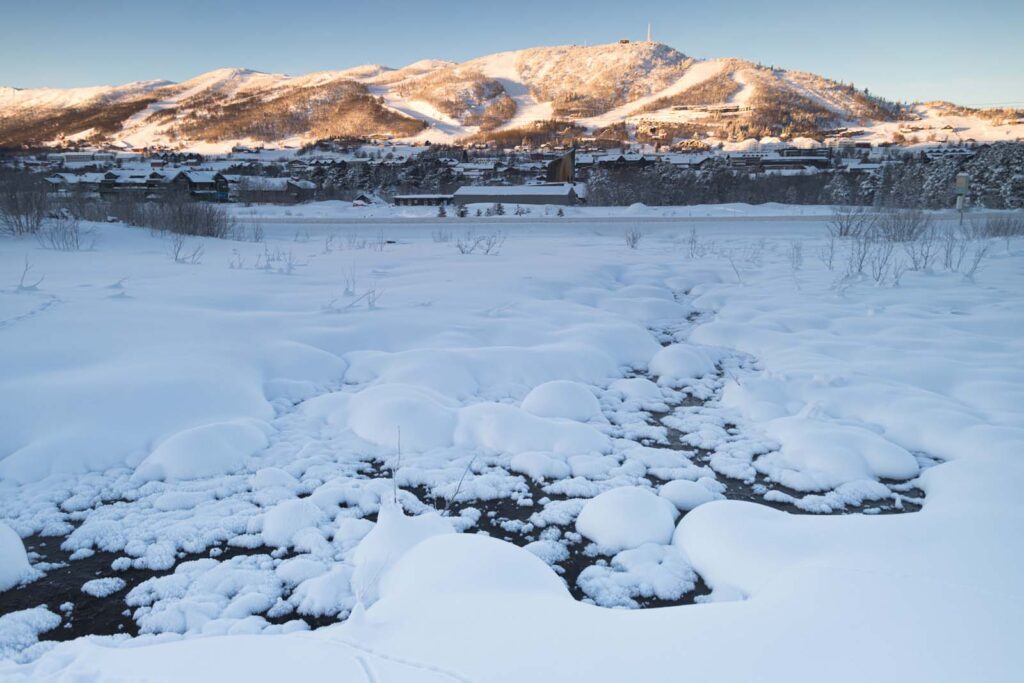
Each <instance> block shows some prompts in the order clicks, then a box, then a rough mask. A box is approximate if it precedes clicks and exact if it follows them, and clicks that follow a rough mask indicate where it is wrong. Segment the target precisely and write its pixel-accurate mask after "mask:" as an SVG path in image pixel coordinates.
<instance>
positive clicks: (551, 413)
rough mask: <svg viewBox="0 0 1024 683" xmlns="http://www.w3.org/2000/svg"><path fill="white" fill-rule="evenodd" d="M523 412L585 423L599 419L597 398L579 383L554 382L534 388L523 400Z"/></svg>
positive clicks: (599, 411) (599, 409)
mask: <svg viewBox="0 0 1024 683" xmlns="http://www.w3.org/2000/svg"><path fill="white" fill-rule="evenodd" d="M522 408H523V410H525V411H526V412H528V413H532V414H533V415H537V416H539V417H561V418H565V419H567V420H576V421H578V422H587V421H589V420H595V419H601V418H602V414H601V404H600V403H598V401H597V397H595V396H594V394H593V393H592V392H591V391H590V389H588V388H587V387H585V386H584V385H582V384H580V383H579V382H571V381H569V380H555V381H553V382H545V383H544V384H541V385H539V386H536V387H534V388H533V389H532V390H531V391H530V393H528V394H527V395H526V398H524V399H523V404H522Z"/></svg>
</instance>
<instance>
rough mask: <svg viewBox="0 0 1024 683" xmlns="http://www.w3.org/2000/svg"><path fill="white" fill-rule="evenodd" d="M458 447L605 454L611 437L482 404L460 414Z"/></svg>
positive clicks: (586, 427) (509, 408)
mask: <svg viewBox="0 0 1024 683" xmlns="http://www.w3.org/2000/svg"><path fill="white" fill-rule="evenodd" d="M455 445H457V446H461V447H464V448H483V449H487V450H491V451H498V452H504V453H521V452H523V451H548V452H554V453H562V454H570V453H590V452H595V451H596V452H601V453H603V452H606V451H607V450H608V449H609V448H610V443H609V440H608V437H607V436H605V435H604V434H602V433H601V432H599V431H598V430H596V429H595V428H593V427H591V426H590V425H586V424H579V423H576V422H565V421H556V420H550V419H547V418H542V417H537V416H536V415H531V414H530V413H527V412H526V411H524V410H521V409H519V408H516V407H514V406H508V405H503V404H498V403H478V404H476V405H472V406H468V407H466V408H463V409H462V410H461V411H459V422H458V426H457V427H456V429H455Z"/></svg>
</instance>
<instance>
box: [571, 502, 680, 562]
mask: <svg viewBox="0 0 1024 683" xmlns="http://www.w3.org/2000/svg"><path fill="white" fill-rule="evenodd" d="M676 514H677V513H676V509H675V507H673V505H672V504H671V503H669V502H668V501H667V500H665V499H664V498H659V497H658V496H656V495H654V494H653V493H651V492H650V491H648V490H646V489H642V488H638V487H621V488H615V489H612V490H610V491H605V492H604V493H602V494H600V495H599V496H596V497H594V498H593V499H591V500H589V501H587V503H586V505H584V506H583V509H582V510H581V511H580V515H579V517H577V518H576V530H577V531H579V532H580V533H581V534H583V535H584V536H586V537H587V538H589V539H590V540H592V541H594V542H595V543H597V545H599V546H600V547H601V548H606V549H608V550H612V551H617V550H623V549H626V548H636V547H639V546H641V545H643V544H645V543H660V544H662V545H664V544H665V543H668V541H669V540H670V539H671V538H672V533H673V531H674V530H675V519H676Z"/></svg>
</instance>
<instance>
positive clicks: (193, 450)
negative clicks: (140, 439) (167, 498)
mask: <svg viewBox="0 0 1024 683" xmlns="http://www.w3.org/2000/svg"><path fill="white" fill-rule="evenodd" d="M269 431H270V426H269V425H267V424H266V423H265V422H262V421H260V420H254V419H242V420H232V421H230V422H216V423H214V424H208V425H203V426H202V427H193V428H192V429H186V430H184V431H181V432H178V433H177V434H175V435H173V436H171V437H169V438H167V439H165V440H164V441H163V442H162V443H161V444H160V445H159V446H157V447H156V450H154V451H153V452H152V453H150V455H149V457H147V458H146V459H145V460H143V461H142V462H141V463H139V466H138V467H137V468H136V470H135V475H134V478H135V480H136V481H139V482H146V481H153V480H158V479H160V480H176V479H199V478H202V477H212V476H216V475H218V474H227V473H229V472H233V471H235V470H237V469H238V468H239V467H241V466H242V464H243V463H245V460H246V459H247V458H248V457H249V456H251V455H252V454H253V453H255V452H257V451H259V450H261V449H263V448H266V447H267V444H268V443H269V442H268V440H267V434H268V432H269Z"/></svg>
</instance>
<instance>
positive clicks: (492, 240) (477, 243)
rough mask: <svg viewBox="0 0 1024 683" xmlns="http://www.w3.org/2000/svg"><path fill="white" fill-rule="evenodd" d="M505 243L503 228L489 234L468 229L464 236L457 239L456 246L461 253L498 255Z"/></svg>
mask: <svg viewBox="0 0 1024 683" xmlns="http://www.w3.org/2000/svg"><path fill="white" fill-rule="evenodd" d="M504 244H505V233H503V232H502V231H501V230H498V231H496V232H492V233H490V234H487V235H478V234H476V233H474V232H473V231H471V230H470V231H468V232H466V234H464V235H463V236H462V237H460V238H458V239H456V240H455V248H456V249H457V250H458V251H459V253H460V254H474V253H477V252H479V253H481V254H484V255H497V254H498V252H500V251H501V247H502V246H503V245H504Z"/></svg>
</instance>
